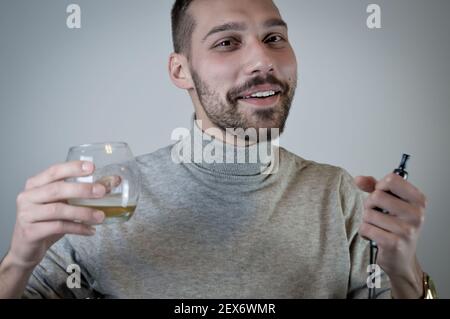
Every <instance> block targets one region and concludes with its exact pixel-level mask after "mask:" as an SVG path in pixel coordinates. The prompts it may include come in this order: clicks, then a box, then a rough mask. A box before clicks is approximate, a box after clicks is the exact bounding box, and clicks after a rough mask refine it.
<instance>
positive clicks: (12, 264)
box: [0, 251, 37, 273]
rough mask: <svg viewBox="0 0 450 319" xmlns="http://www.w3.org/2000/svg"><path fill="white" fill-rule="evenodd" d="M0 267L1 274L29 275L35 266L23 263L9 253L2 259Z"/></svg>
mask: <svg viewBox="0 0 450 319" xmlns="http://www.w3.org/2000/svg"><path fill="white" fill-rule="evenodd" d="M0 266H1V270H2V272H11V271H13V272H16V273H31V272H32V271H33V269H34V268H35V267H36V266H37V265H36V264H34V263H26V262H23V261H21V260H20V259H19V258H17V257H16V256H15V255H14V254H13V253H11V251H9V252H8V253H7V254H6V256H5V258H3V260H2V262H1V264H0Z"/></svg>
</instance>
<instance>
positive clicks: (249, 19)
mask: <svg viewBox="0 0 450 319" xmlns="http://www.w3.org/2000/svg"><path fill="white" fill-rule="evenodd" d="M188 12H189V13H190V14H191V15H192V17H193V18H194V20H195V23H196V26H195V29H194V32H193V34H192V39H191V51H190V55H189V56H190V57H189V69H190V72H191V75H192V79H193V81H194V84H195V90H191V96H192V95H193V96H194V98H193V99H194V102H195V101H196V100H197V99H196V96H198V100H197V103H198V102H199V104H200V105H196V107H202V108H203V110H204V112H205V114H206V116H207V117H208V118H209V120H210V121H211V122H212V124H214V125H215V126H217V127H219V128H221V129H226V128H243V129H247V128H256V129H259V128H279V129H280V131H281V132H282V131H283V129H284V125H285V121H286V119H287V116H288V113H289V108H290V106H291V103H292V99H293V97H294V92H295V89H296V85H297V61H296V58H295V54H294V52H293V50H292V47H291V45H290V43H289V41H288V34H287V28H286V26H285V25H284V22H283V20H282V19H281V16H280V13H279V11H278V9H277V8H276V6H275V5H274V4H273V2H272V1H271V0H257V1H255V0H225V1H224V0H196V1H194V2H193V3H192V4H191V6H190V8H189V11H188ZM254 93H258V96H257V97H255V96H254V97H251V95H252V94H254ZM274 93H275V95H273V94H274ZM267 95H269V96H267Z"/></svg>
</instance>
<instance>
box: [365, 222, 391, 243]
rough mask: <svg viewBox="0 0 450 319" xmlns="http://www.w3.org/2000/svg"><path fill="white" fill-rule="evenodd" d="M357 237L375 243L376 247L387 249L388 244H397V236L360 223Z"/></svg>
mask: <svg viewBox="0 0 450 319" xmlns="http://www.w3.org/2000/svg"><path fill="white" fill-rule="evenodd" d="M359 235H360V236H361V237H363V238H365V239H368V240H372V241H374V242H376V243H377V246H378V247H383V248H385V247H388V246H389V244H390V243H393V242H397V238H398V237H397V236H396V235H394V234H393V233H390V232H388V231H385V230H384V229H381V228H379V227H376V226H374V225H371V224H368V223H364V222H363V223H362V224H361V226H360V227H359Z"/></svg>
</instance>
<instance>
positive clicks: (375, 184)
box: [355, 173, 427, 299]
mask: <svg viewBox="0 0 450 319" xmlns="http://www.w3.org/2000/svg"><path fill="white" fill-rule="evenodd" d="M355 183H356V185H357V186H358V187H359V188H360V189H361V190H363V191H364V192H367V193H370V195H369V196H368V197H367V199H366V200H365V201H364V214H363V221H362V224H361V226H360V228H359V234H360V235H361V236H362V237H363V238H366V239H370V240H373V241H375V242H376V243H377V246H378V257H377V264H378V265H379V266H380V267H381V268H382V269H383V270H384V271H385V272H386V274H387V275H388V276H389V279H390V282H391V294H392V297H393V298H396V299H397V298H398V299H400V298H420V297H421V296H422V295H423V271H422V269H421V267H420V265H419V262H418V260H417V256H416V247H417V240H418V238H419V234H420V229H421V227H422V225H423V222H424V218H425V208H426V202H427V200H426V197H425V195H424V194H423V193H422V192H421V191H420V190H419V189H418V188H416V187H415V186H413V185H412V184H411V183H409V182H408V181H406V180H404V179H403V178H402V177H401V176H399V175H397V174H394V173H391V174H388V175H386V176H385V177H384V178H383V179H381V180H379V181H377V180H376V179H375V178H373V177H369V176H358V177H356V178H355ZM387 192H391V193H392V194H394V195H395V196H393V195H392V194H389V193H387ZM396 196H397V197H396ZM376 207H378V208H381V209H384V210H387V211H388V212H389V214H382V213H380V212H379V211H376V210H374V208H376Z"/></svg>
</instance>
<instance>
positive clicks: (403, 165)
mask: <svg viewBox="0 0 450 319" xmlns="http://www.w3.org/2000/svg"><path fill="white" fill-rule="evenodd" d="M410 157H411V156H410V155H408V154H403V156H402V160H401V162H400V165H399V166H398V168H399V169H401V170H405V169H406V163H407V162H408V160H409V159H410Z"/></svg>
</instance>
